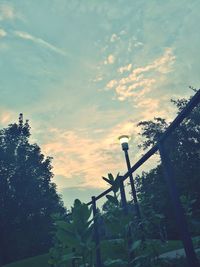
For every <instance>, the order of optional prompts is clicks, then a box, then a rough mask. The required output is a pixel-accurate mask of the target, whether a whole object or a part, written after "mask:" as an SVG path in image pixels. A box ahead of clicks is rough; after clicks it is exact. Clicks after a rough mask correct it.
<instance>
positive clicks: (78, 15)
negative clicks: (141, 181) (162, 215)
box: [0, 0, 200, 207]
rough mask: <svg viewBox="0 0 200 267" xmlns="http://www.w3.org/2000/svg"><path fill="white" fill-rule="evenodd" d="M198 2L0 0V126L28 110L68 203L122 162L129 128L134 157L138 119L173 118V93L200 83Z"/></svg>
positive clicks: (100, 184)
mask: <svg viewBox="0 0 200 267" xmlns="http://www.w3.org/2000/svg"><path fill="white" fill-rule="evenodd" d="M199 10H200V1H199V0H176V1H174V0H168V1H163V0H101V1H99V0H84V1H83V0H7V1H5V0H0V104H1V105H0V128H3V127H6V126H7V125H8V124H10V123H13V122H15V121H17V120H18V114H19V113H20V112H22V113H23V114H24V118H25V119H29V121H30V125H31V133H32V137H31V138H32V139H31V140H32V142H36V143H38V145H39V146H40V147H41V149H42V152H43V153H44V154H45V155H46V156H52V157H53V158H54V159H53V162H52V164H53V167H54V168H53V172H54V174H55V177H54V179H53V181H54V182H55V183H56V184H57V188H58V192H59V193H61V194H62V195H63V200H64V202H65V205H66V206H67V207H69V206H70V205H71V204H72V203H73V200H74V199H75V198H80V199H81V200H82V201H86V202H87V201H90V198H91V196H92V195H97V194H99V193H100V192H101V191H102V190H104V189H106V188H107V185H106V183H105V182H104V181H103V180H102V176H107V174H108V173H113V174H114V175H116V174H117V173H118V172H120V173H121V174H124V173H125V172H126V165H125V161H124V155H123V153H122V151H121V148H120V145H119V143H118V140H117V138H118V136H119V135H121V134H128V135H130V136H131V140H130V149H129V151H130V158H131V162H132V164H133V163H134V162H136V161H137V159H139V157H140V156H141V154H142V153H143V152H142V151H140V150H139V149H138V144H139V143H141V142H142V140H141V137H140V136H139V132H140V129H139V128H138V127H137V124H138V123H139V122H140V121H142V120H150V119H153V118H154V117H164V118H166V119H167V120H168V121H170V120H172V119H173V118H174V116H175V114H176V110H175V108H174V107H173V105H172V104H170V99H171V98H174V99H177V98H181V97H188V96H190V95H192V94H193V92H192V91H191V90H190V89H189V86H193V87H195V88H199V84H200V76H199V73H200V72H199V70H200V68H199V62H200V53H199V47H200V33H199V21H200V13H199ZM151 164H152V163H151ZM147 165H148V164H147ZM151 166H152V165H151ZM147 167H148V166H147Z"/></svg>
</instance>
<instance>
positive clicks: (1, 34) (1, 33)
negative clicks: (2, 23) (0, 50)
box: [0, 28, 7, 38]
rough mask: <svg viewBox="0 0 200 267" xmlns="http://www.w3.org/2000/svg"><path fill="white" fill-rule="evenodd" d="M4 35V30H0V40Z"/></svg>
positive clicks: (5, 33)
mask: <svg viewBox="0 0 200 267" xmlns="http://www.w3.org/2000/svg"><path fill="white" fill-rule="evenodd" d="M6 35H7V32H6V31H5V30H4V29H2V28H0V38H3V37H5V36H6Z"/></svg>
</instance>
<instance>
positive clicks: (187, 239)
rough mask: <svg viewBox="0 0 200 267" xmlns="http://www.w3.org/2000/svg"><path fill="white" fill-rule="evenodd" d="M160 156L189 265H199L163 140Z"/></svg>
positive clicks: (194, 266)
mask: <svg viewBox="0 0 200 267" xmlns="http://www.w3.org/2000/svg"><path fill="white" fill-rule="evenodd" d="M158 147H159V151H160V157H161V160H162V166H163V170H164V177H165V180H166V183H167V186H168V190H169V193H170V197H171V200H172V204H173V208H174V213H175V217H176V223H177V228H178V230H179V233H180V236H181V239H182V241H183V246H184V249H185V253H186V257H187V261H188V266H189V267H199V263H198V259H197V256H196V254H195V251H194V247H193V243H192V239H191V236H190V233H189V230H188V226H187V221H186V218H185V214H184V211H183V207H182V205H181V201H180V198H179V194H178V190H177V186H176V182H175V179H174V171H173V168H172V165H171V162H170V159H169V156H168V154H167V152H166V149H165V146H164V143H163V141H162V142H160V143H159V144H158Z"/></svg>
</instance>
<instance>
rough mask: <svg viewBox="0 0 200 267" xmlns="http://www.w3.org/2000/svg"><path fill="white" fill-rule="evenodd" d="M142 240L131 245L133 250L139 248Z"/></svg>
mask: <svg viewBox="0 0 200 267" xmlns="http://www.w3.org/2000/svg"><path fill="white" fill-rule="evenodd" d="M141 243H142V241H141V240H137V241H135V242H134V243H133V245H132V246H131V251H134V250H136V249H138V248H139V247H140V246H141Z"/></svg>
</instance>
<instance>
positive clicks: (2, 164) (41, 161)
mask: <svg viewBox="0 0 200 267" xmlns="http://www.w3.org/2000/svg"><path fill="white" fill-rule="evenodd" d="M29 138H30V126H29V123H28V121H26V122H25V123H24V121H23V115H22V114H20V116H19V122H18V124H17V123H14V124H10V125H9V126H8V127H7V128H4V129H2V130H0V236H1V238H0V263H1V264H5V263H7V262H11V261H14V260H18V259H22V258H25V257H29V256H34V255H38V254H40V253H44V252H46V251H48V249H49V248H50V247H51V244H52V229H53V220H52V218H51V215H52V214H53V213H60V214H65V208H64V207H63V203H62V201H61V198H60V196H59V195H58V194H57V192H56V185H55V184H54V183H52V182H51V179H52V178H53V173H52V172H51V169H52V166H51V158H50V157H45V156H44V155H43V154H42V153H41V150H40V147H39V146H38V145H37V144H30V142H29Z"/></svg>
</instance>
